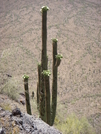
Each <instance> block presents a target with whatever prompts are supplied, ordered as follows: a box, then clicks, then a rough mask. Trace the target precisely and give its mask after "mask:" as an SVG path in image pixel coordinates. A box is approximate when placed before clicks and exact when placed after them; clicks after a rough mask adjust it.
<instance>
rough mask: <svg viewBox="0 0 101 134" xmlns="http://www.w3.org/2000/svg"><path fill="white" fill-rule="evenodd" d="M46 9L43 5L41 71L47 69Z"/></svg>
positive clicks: (42, 95) (42, 114) (42, 111)
mask: <svg viewBox="0 0 101 134" xmlns="http://www.w3.org/2000/svg"><path fill="white" fill-rule="evenodd" d="M47 10H48V7H46V6H43V7H42V9H41V12H42V55H41V72H43V70H47ZM44 91H45V89H44V77H43V75H41V89H40V117H41V119H42V120H43V121H45V93H44Z"/></svg>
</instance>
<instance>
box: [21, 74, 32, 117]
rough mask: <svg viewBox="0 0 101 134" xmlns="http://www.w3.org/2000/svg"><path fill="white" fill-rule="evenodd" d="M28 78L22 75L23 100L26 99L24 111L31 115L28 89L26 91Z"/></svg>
mask: <svg viewBox="0 0 101 134" xmlns="http://www.w3.org/2000/svg"><path fill="white" fill-rule="evenodd" d="M28 78H29V76H27V75H24V76H23V79H24V88H25V98H26V109H27V113H28V114H30V115H31V106H30V99H29V89H28Z"/></svg>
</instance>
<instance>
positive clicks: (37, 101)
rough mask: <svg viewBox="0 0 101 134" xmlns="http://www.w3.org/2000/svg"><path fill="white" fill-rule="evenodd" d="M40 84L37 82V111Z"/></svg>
mask: <svg viewBox="0 0 101 134" xmlns="http://www.w3.org/2000/svg"><path fill="white" fill-rule="evenodd" d="M39 93H40V92H39V83H38V82H37V109H38V110H39V96H40V95H39Z"/></svg>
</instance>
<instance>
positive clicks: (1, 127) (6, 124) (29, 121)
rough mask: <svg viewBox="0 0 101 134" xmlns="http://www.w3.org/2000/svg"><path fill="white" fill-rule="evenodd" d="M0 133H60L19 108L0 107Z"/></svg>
mask: <svg viewBox="0 0 101 134" xmlns="http://www.w3.org/2000/svg"><path fill="white" fill-rule="evenodd" d="M0 134H62V133H61V132H59V131H58V130H56V129H55V128H54V127H51V126H49V125H48V124H46V123H45V122H43V121H42V120H41V119H39V118H35V116H31V115H28V114H25V113H22V112H21V111H20V109H19V108H15V109H14V110H12V112H9V111H5V110H4V109H2V108H1V107H0Z"/></svg>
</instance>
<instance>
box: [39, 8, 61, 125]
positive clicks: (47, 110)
mask: <svg viewBox="0 0 101 134" xmlns="http://www.w3.org/2000/svg"><path fill="white" fill-rule="evenodd" d="M47 10H49V8H48V7H47V6H43V7H42V8H41V12H42V57H41V64H38V84H37V104H38V106H39V113H40V117H41V119H42V120H44V121H45V122H46V123H48V124H49V125H53V123H54V119H55V115H56V107H57V71H58V69H57V68H58V66H59V65H60V62H61V58H62V55H61V54H57V41H58V40H57V39H52V47H53V82H52V105H51V106H50V82H49V76H50V71H49V70H48V65H47V64H48V57H47Z"/></svg>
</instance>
